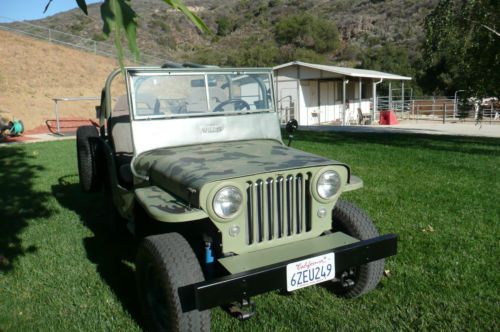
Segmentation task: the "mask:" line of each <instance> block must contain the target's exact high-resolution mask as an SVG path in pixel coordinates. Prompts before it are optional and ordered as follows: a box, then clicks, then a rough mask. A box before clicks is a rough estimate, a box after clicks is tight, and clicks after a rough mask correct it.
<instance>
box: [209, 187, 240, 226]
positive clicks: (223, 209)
mask: <svg viewBox="0 0 500 332" xmlns="http://www.w3.org/2000/svg"><path fill="white" fill-rule="evenodd" d="M242 202H243V195H242V193H241V191H240V190H239V189H238V188H236V187H233V186H228V187H224V188H222V189H221V190H219V191H218V192H217V193H216V194H215V197H214V201H213V209H214V212H215V213H216V214H217V215H218V216H219V217H221V218H224V219H227V218H231V217H233V216H234V215H235V214H236V213H238V210H239V209H240V207H241V203H242Z"/></svg>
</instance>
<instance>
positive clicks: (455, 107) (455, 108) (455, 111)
mask: <svg viewBox="0 0 500 332" xmlns="http://www.w3.org/2000/svg"><path fill="white" fill-rule="evenodd" d="M460 91H465V90H457V91H455V98H454V99H453V100H454V102H453V120H455V116H456V114H457V94H458V93H459V92H460Z"/></svg>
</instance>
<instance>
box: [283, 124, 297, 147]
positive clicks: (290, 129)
mask: <svg viewBox="0 0 500 332" xmlns="http://www.w3.org/2000/svg"><path fill="white" fill-rule="evenodd" d="M285 128H286V132H287V133H288V146H290V144H292V140H293V133H294V132H296V131H297V129H299V123H298V122H297V120H295V119H291V120H289V121H288V122H287V123H286V127H285Z"/></svg>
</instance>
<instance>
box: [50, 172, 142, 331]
mask: <svg viewBox="0 0 500 332" xmlns="http://www.w3.org/2000/svg"><path fill="white" fill-rule="evenodd" d="M75 182H76V183H75ZM52 192H53V194H54V196H55V197H56V198H57V200H58V201H59V203H60V204H61V205H62V206H64V207H65V208H67V209H70V210H72V211H74V212H76V213H77V214H78V215H79V216H80V219H81V220H82V222H83V224H84V225H85V226H86V227H88V228H89V229H90V230H91V231H92V233H94V235H93V236H92V237H87V238H84V239H83V244H84V247H85V250H86V251H87V257H88V259H89V260H90V261H91V262H92V263H94V264H96V268H97V272H98V273H99V275H100V276H101V278H102V280H104V282H106V283H107V284H108V285H109V287H110V288H111V290H112V291H113V292H114V294H115V295H116V297H117V298H118V300H119V301H120V302H121V303H122V306H123V308H124V309H125V310H126V311H127V312H128V313H129V314H130V316H131V317H132V318H133V319H134V320H135V321H136V323H137V324H139V325H140V326H141V327H143V321H142V316H141V312H140V306H139V299H138V296H137V291H136V284H135V275H134V269H133V268H132V267H131V265H132V263H133V262H134V261H135V251H136V243H135V240H134V239H133V237H132V236H130V235H127V234H124V232H121V233H120V234H117V233H113V232H112V231H111V228H110V227H109V226H108V225H109V223H108V221H109V218H113V217H114V215H113V213H112V210H111V206H109V205H107V204H106V202H105V201H106V200H105V197H104V195H103V194H102V193H96V194H87V193H83V192H82V191H81V189H80V185H79V184H78V175H67V176H64V177H61V178H59V180H58V184H57V185H54V186H52Z"/></svg>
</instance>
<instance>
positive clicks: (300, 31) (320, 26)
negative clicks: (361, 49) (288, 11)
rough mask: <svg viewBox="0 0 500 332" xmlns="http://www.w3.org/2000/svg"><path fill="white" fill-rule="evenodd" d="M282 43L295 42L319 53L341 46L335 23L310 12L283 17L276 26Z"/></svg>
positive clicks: (277, 37)
mask: <svg viewBox="0 0 500 332" xmlns="http://www.w3.org/2000/svg"><path fill="white" fill-rule="evenodd" d="M275 36H276V41H277V42H278V43H279V44H280V45H286V44H293V45H295V46H296V47H299V48H307V49H311V50H314V51H316V52H317V53H326V52H331V51H333V50H335V49H337V48H338V47H339V46H340V38H339V31H338V29H337V26H336V25H335V23H333V22H331V21H328V20H326V19H322V18H318V17H315V16H312V15H310V14H296V15H292V16H288V17H285V18H283V19H281V20H280V21H279V22H278V23H277V24H276V27H275Z"/></svg>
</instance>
